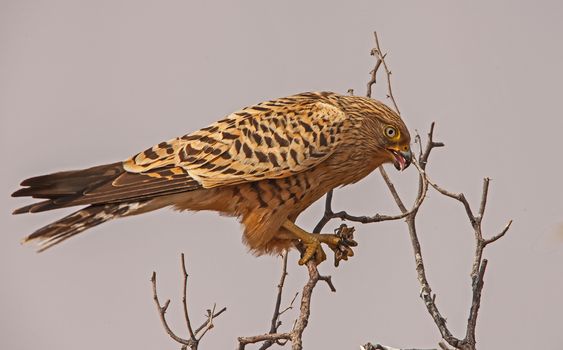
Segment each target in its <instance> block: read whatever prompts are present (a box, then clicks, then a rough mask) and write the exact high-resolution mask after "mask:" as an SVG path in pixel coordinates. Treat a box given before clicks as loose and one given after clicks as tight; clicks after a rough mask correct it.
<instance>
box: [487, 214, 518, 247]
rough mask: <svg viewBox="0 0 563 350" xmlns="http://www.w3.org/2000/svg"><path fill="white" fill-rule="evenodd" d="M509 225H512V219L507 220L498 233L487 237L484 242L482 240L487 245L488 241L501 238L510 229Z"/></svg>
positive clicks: (492, 241) (491, 241)
mask: <svg viewBox="0 0 563 350" xmlns="http://www.w3.org/2000/svg"><path fill="white" fill-rule="evenodd" d="M510 225H512V220H509V221H508V224H506V226H505V227H504V228H503V229H502V231H501V232H500V233H499V234H497V235H495V236H493V237H491V238H489V239H486V240H485V242H484V243H485V244H484V245H485V246H487V245H488V244H490V243H494V242H495V241H497V240H498V239H499V238H502V237H503V236H504V235H505V234H506V233H507V232H508V230H509V229H510Z"/></svg>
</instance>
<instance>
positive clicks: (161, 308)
mask: <svg viewBox="0 0 563 350" xmlns="http://www.w3.org/2000/svg"><path fill="white" fill-rule="evenodd" d="M151 282H152V295H153V299H154V302H155V304H156V308H157V310H158V315H159V316H160V322H162V326H163V327H164V329H165V330H166V333H168V335H169V336H170V338H172V339H174V340H175V341H176V342H178V343H180V344H183V345H187V346H189V347H192V345H193V344H194V342H193V341H192V340H191V339H183V338H180V337H179V336H177V335H176V334H175V333H174V332H173V331H172V330H171V329H170V326H168V322H167V321H166V316H165V314H166V310H167V309H168V306H169V305H170V300H167V301H166V302H165V303H164V306H161V305H160V301H159V300H158V293H157V292H156V272H154V271H153V273H152V277H151Z"/></svg>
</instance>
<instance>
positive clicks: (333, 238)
mask: <svg viewBox="0 0 563 350" xmlns="http://www.w3.org/2000/svg"><path fill="white" fill-rule="evenodd" d="M283 227H284V228H285V229H286V230H288V231H289V232H291V233H292V234H293V235H294V236H295V237H296V238H298V239H299V240H300V241H301V243H302V244H303V246H304V250H303V252H302V253H303V256H302V257H301V259H300V260H299V265H303V264H306V263H307V262H308V261H309V260H311V259H314V262H315V264H317V265H318V264H320V263H321V262H323V261H325V260H326V254H325V252H324V250H323V248H322V246H321V243H324V244H326V245H328V246H329V248H330V249H332V251H334V266H338V264H339V263H340V260H348V257H351V256H354V252H353V251H352V248H351V247H355V246H357V245H358V243H356V241H354V235H353V233H354V228H353V227H347V226H346V225H344V224H343V225H341V226H340V228H338V229H336V230H335V233H334V234H327V233H324V234H323V233H309V232H307V231H305V230H303V229H302V228H300V227H299V226H297V225H295V224H294V223H293V222H291V221H289V220H286V221H285V222H284V224H283Z"/></svg>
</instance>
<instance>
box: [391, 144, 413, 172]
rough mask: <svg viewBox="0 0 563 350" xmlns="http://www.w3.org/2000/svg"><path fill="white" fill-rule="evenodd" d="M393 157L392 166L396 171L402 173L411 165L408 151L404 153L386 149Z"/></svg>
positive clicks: (410, 154)
mask: <svg viewBox="0 0 563 350" xmlns="http://www.w3.org/2000/svg"><path fill="white" fill-rule="evenodd" d="M387 150H388V151H389V152H391V154H392V155H393V158H394V160H393V165H395V168H396V169H397V170H400V171H403V170H405V169H406V168H408V167H409V165H411V163H412V152H411V150H410V149H408V150H406V151H401V150H399V149H395V148H388V149H387Z"/></svg>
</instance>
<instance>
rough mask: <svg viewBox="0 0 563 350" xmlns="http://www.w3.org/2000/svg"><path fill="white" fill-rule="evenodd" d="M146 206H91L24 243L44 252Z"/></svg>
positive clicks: (57, 222) (27, 239) (139, 203)
mask: <svg viewBox="0 0 563 350" xmlns="http://www.w3.org/2000/svg"><path fill="white" fill-rule="evenodd" d="M146 204H147V202H132V203H118V204H105V205H91V206H89V207H86V208H84V209H81V210H78V211H76V212H74V213H72V214H70V215H68V216H65V217H64V218H62V219H60V220H57V221H55V222H53V223H51V224H49V225H47V226H44V227H42V228H40V229H38V230H37V231H35V232H33V233H32V234H30V235H29V236H27V237H26V238H25V239H24V240H23V243H27V242H30V241H35V242H37V243H38V252H42V251H44V250H46V249H48V248H50V247H52V246H54V245H56V244H58V243H61V242H62V241H65V240H67V239H69V238H70V237H72V236H74V235H76V234H78V233H80V232H82V231H85V230H87V229H89V228H92V227H94V226H97V225H99V224H101V223H104V222H106V221H109V220H111V219H115V218H118V217H122V216H127V215H132V214H134V212H136V211H137V210H139V209H141V208H142V207H143V206H145V205H146Z"/></svg>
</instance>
